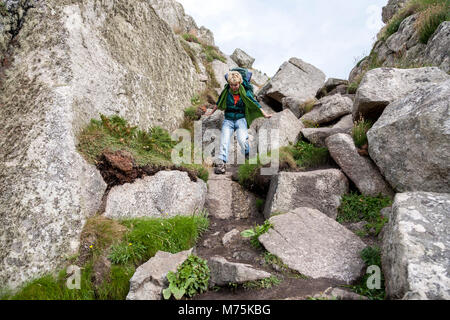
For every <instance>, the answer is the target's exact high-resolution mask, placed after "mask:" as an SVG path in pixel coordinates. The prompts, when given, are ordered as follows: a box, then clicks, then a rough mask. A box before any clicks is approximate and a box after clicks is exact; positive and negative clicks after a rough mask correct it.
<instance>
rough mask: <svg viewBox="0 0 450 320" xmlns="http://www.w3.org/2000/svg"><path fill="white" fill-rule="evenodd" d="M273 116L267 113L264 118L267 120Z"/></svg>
mask: <svg viewBox="0 0 450 320" xmlns="http://www.w3.org/2000/svg"><path fill="white" fill-rule="evenodd" d="M272 116H273V115H272V114H267V113H265V114H264V118H266V119H270V118H272Z"/></svg>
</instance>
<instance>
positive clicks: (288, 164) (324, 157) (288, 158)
mask: <svg viewBox="0 0 450 320" xmlns="http://www.w3.org/2000/svg"><path fill="white" fill-rule="evenodd" d="M278 151H279V163H280V170H281V171H285V170H290V171H301V170H306V169H312V168H317V167H320V166H322V165H326V164H328V163H329V162H330V155H329V152H328V149H327V148H317V147H315V146H314V145H312V144H310V143H307V142H305V141H299V142H298V143H296V144H295V145H289V146H286V147H282V148H280V149H279V150H278ZM268 156H269V157H270V156H271V152H269V153H268ZM253 162H254V161H253ZM256 162H257V163H256V164H250V163H249V161H246V162H245V164H242V165H240V166H239V168H238V181H239V183H240V184H241V185H242V186H243V187H245V188H247V189H249V190H252V189H253V188H254V186H255V185H256V178H257V173H258V170H259V169H260V168H262V167H263V164H262V163H261V159H260V158H259V156H257V158H256Z"/></svg>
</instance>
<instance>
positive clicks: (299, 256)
mask: <svg viewBox="0 0 450 320" xmlns="http://www.w3.org/2000/svg"><path fill="white" fill-rule="evenodd" d="M270 222H271V223H272V224H273V228H272V229H269V231H268V232H267V233H265V234H263V235H261V236H260V237H259V238H258V239H259V241H260V242H261V243H262V245H263V246H264V248H266V249H267V250H268V251H269V252H270V253H272V254H274V255H276V256H277V257H279V258H280V259H281V260H282V261H283V263H285V264H286V265H287V266H288V267H289V268H290V269H292V270H296V271H298V272H299V273H301V274H303V275H305V276H308V277H311V278H314V279H318V278H329V279H336V280H339V281H344V282H346V283H348V284H349V283H352V282H353V281H355V280H357V279H358V278H359V277H360V276H361V275H362V273H363V268H364V262H363V261H362V259H361V257H360V256H359V254H360V252H361V250H363V249H364V248H365V247H366V245H365V244H364V243H363V242H362V241H361V239H360V238H359V237H358V236H356V235H355V234H354V233H353V232H351V231H350V230H347V229H346V228H345V227H343V226H342V225H341V224H339V223H338V222H336V221H334V220H333V219H331V218H329V217H328V216H327V215H325V214H323V213H322V212H320V211H318V210H316V209H311V208H297V209H295V210H292V211H290V212H288V213H286V214H282V215H278V216H274V217H272V218H270Z"/></svg>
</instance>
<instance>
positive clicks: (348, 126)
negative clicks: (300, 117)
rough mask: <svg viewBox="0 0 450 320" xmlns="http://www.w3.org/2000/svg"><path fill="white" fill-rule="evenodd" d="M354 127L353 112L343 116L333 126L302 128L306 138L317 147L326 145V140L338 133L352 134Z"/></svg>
mask: <svg viewBox="0 0 450 320" xmlns="http://www.w3.org/2000/svg"><path fill="white" fill-rule="evenodd" d="M352 129H353V117H352V115H351V114H349V115H346V116H344V117H342V118H341V119H340V120H339V122H338V123H336V124H335V125H334V126H332V127H324V128H305V129H302V134H303V136H304V137H305V139H306V140H308V141H309V142H311V143H312V144H313V145H314V146H316V147H319V148H321V147H325V146H326V145H325V140H326V138H328V137H329V136H332V135H334V134H338V133H347V134H351V132H352Z"/></svg>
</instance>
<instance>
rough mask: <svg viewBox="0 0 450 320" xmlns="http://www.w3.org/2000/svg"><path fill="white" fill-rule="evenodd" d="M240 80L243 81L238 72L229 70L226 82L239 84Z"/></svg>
mask: <svg viewBox="0 0 450 320" xmlns="http://www.w3.org/2000/svg"><path fill="white" fill-rule="evenodd" d="M242 82H243V80H242V76H241V74H240V73H239V72H237V71H231V72H230V73H229V74H228V83H229V84H237V83H239V84H241V83H242Z"/></svg>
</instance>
